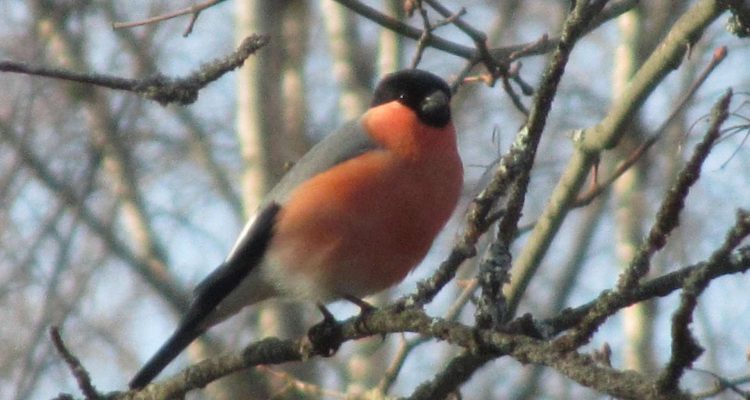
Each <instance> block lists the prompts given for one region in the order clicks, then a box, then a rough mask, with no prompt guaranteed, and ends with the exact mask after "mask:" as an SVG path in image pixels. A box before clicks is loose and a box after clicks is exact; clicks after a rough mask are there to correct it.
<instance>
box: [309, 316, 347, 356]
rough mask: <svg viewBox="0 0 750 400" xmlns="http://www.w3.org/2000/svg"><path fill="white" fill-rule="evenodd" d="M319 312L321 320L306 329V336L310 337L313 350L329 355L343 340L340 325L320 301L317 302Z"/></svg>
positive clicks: (335, 350)
mask: <svg viewBox="0 0 750 400" xmlns="http://www.w3.org/2000/svg"><path fill="white" fill-rule="evenodd" d="M317 306H318V309H319V310H320V313H321V314H323V320H322V321H320V322H318V323H317V324H315V325H313V326H312V327H311V328H310V329H309V330H308V331H307V338H308V339H310V343H312V345H313V347H314V348H315V351H316V352H318V353H319V354H321V355H322V356H324V357H330V356H332V355H334V354H336V352H337V351H338V349H339V347H340V346H341V342H342V341H343V338H342V336H343V333H342V332H341V325H339V323H338V321H336V318H334V317H333V314H331V312H330V311H328V309H327V308H326V306H324V305H323V304H322V303H318V304H317Z"/></svg>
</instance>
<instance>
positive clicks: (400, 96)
mask: <svg viewBox="0 0 750 400" xmlns="http://www.w3.org/2000/svg"><path fill="white" fill-rule="evenodd" d="M405 98H406V93H401V94H399V95H398V99H399V100H403V99H405Z"/></svg>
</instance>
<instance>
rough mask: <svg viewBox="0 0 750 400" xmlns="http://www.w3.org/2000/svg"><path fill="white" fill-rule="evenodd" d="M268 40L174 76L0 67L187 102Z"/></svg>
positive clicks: (252, 40)
mask: <svg viewBox="0 0 750 400" xmlns="http://www.w3.org/2000/svg"><path fill="white" fill-rule="evenodd" d="M268 41H269V38H268V37H267V36H262V35H253V36H250V37H248V38H246V39H245V40H244V41H243V42H242V44H240V46H239V47H238V48H237V50H236V51H235V52H234V53H232V54H230V55H228V56H226V57H224V58H221V59H217V60H215V61H213V62H211V63H208V64H206V65H204V66H203V67H201V68H200V69H199V70H198V71H196V72H193V73H192V74H190V75H188V76H187V77H185V78H177V79H172V78H168V77H165V76H163V75H156V76H154V77H151V78H146V79H127V78H120V77H116V76H110V75H103V74H87V73H81V72H73V71H68V70H65V69H60V68H49V67H44V66H32V65H28V64H25V63H19V62H15V61H0V71H4V72H15V73H20V74H27V75H35V76H43V77H48V78H56V79H62V80H67V81H72V82H78V83H86V84H90V85H95V86H101V87H105V88H109V89H114V90H124V91H128V92H134V93H136V94H139V95H141V96H143V97H145V98H147V99H151V100H155V101H158V102H159V103H161V104H162V105H166V104H169V103H174V102H176V103H178V104H181V105H186V104H191V103H193V102H195V100H197V99H198V92H199V91H200V90H201V89H202V88H203V87H205V86H206V85H208V84H209V83H211V82H213V81H215V80H217V79H219V78H220V77H221V76H223V75H224V74H226V73H227V72H229V71H231V70H233V69H236V68H238V67H240V66H242V64H243V63H244V62H245V60H246V59H247V58H248V57H250V55H252V54H253V53H255V52H256V51H257V50H258V49H260V48H261V47H263V46H265V45H266V44H267V43H268Z"/></svg>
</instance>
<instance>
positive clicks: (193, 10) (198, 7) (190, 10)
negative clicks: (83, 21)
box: [112, 0, 225, 37]
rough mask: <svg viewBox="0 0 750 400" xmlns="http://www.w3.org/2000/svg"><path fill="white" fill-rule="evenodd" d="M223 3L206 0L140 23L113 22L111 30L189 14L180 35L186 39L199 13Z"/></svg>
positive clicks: (215, 0)
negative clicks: (183, 30)
mask: <svg viewBox="0 0 750 400" xmlns="http://www.w3.org/2000/svg"><path fill="white" fill-rule="evenodd" d="M224 1H225V0H208V1H205V2H203V3H198V4H194V5H192V6H190V7H187V8H183V9H182V10H178V11H173V12H170V13H167V14H163V15H158V16H156V17H151V18H147V19H144V20H141V21H134V22H115V23H113V24H112V29H123V28H133V27H136V26H143V25H148V24H155V23H158V22H162V21H166V20H168V19H172V18H177V17H180V16H183V15H187V14H190V23H188V26H187V27H186V28H185V32H183V34H182V36H183V37H186V36H188V35H189V34H190V33H191V32H192V31H193V26H194V25H195V21H197V20H198V15H200V13H201V11H203V10H205V9H207V8H209V7H213V6H215V5H217V4H219V3H222V2H224Z"/></svg>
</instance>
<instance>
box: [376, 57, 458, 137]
mask: <svg viewBox="0 0 750 400" xmlns="http://www.w3.org/2000/svg"><path fill="white" fill-rule="evenodd" d="M394 100H396V101H399V102H401V103H402V104H404V105H405V106H407V107H409V108H411V109H412V110H414V111H415V112H416V113H417V116H419V119H420V120H421V121H422V122H424V123H425V124H427V125H429V126H434V127H438V128H441V127H443V126H445V125H447V124H448V123H449V122H450V120H451V107H450V100H451V90H450V87H449V86H448V84H447V83H445V81H444V80H443V79H442V78H440V77H439V76H437V75H435V74H432V73H430V72H427V71H422V70H418V69H406V70H403V71H398V72H394V73H392V74H390V75H387V76H386V77H385V78H383V80H382V81H380V84H378V87H377V88H376V89H375V94H374V95H373V98H372V103H371V104H370V107H376V106H379V105H381V104H385V103H389V102H391V101H394Z"/></svg>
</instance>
